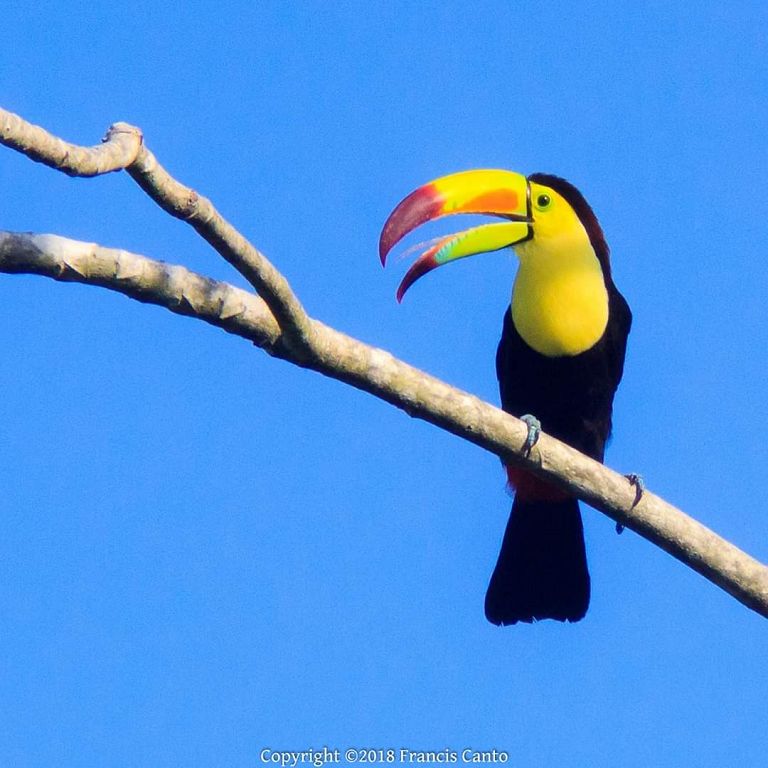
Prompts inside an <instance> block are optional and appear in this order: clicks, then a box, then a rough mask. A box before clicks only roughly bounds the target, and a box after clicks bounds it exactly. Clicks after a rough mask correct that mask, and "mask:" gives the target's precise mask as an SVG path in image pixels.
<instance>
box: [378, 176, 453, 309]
mask: <svg viewBox="0 0 768 768" xmlns="http://www.w3.org/2000/svg"><path fill="white" fill-rule="evenodd" d="M443 203H444V201H443V198H442V197H440V195H438V193H437V191H436V190H435V188H434V186H433V185H432V184H427V185H425V186H423V187H419V189H417V190H416V191H415V192H411V194H410V195H408V197H406V198H405V199H404V200H403V201H401V202H400V203H399V204H398V206H397V208H395V210H394V211H392V213H391V214H390V216H389V218H388V219H387V221H386V223H385V224H384V229H383V230H382V232H381V238H380V239H379V258H380V259H381V263H382V265H384V264H386V263H387V255H388V254H389V252H390V251H391V250H392V249H393V248H394V247H395V245H397V243H399V242H400V240H402V239H403V238H404V237H405V236H406V235H407V234H408V233H409V232H412V231H413V230H414V229H416V227H418V226H419V225H420V224H423V223H424V222H425V221H429V220H430V219H434V218H436V217H437V216H439V215H440V213H441V212H442V210H443ZM425 255H426V254H425ZM419 261H420V260H419ZM416 263H417V264H418V263H419V262H416ZM415 266H416V265H415V264H414V267H415ZM411 269H413V267H411ZM408 274H410V272H409V273H408ZM419 277H420V275H419ZM406 278H407V275H406ZM415 279H416V278H414V280H415ZM403 283H405V280H403ZM400 287H401V288H402V285H401V286H400ZM406 288H407V286H406ZM403 292H405V290H403ZM399 293H400V292H399V291H398V294H399Z"/></svg>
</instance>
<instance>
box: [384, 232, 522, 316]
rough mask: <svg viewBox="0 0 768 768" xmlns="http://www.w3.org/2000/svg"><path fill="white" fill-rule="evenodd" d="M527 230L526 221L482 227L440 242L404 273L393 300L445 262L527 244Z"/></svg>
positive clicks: (398, 298)
mask: <svg viewBox="0 0 768 768" xmlns="http://www.w3.org/2000/svg"><path fill="white" fill-rule="evenodd" d="M530 233H531V228H530V225H529V223H528V222H527V221H505V222H502V223H499V224H483V225H482V226H480V227H473V228H472V229H467V230H465V231H464V232H458V233H456V234H455V235H448V237H445V238H443V239H442V240H440V241H439V242H438V243H437V244H436V245H434V246H432V247H431V248H430V249H429V250H427V251H425V252H424V253H423V254H422V255H421V256H420V257H419V258H418V259H416V261H415V262H414V263H413V265H412V266H411V268H410V269H409V270H408V272H407V273H406V275H405V277H404V278H403V281H402V282H401V283H400V287H399V288H398V289H397V300H398V301H401V300H402V298H403V296H404V295H405V292H406V291H407V290H408V289H409V288H410V287H411V286H412V285H413V284H414V283H415V282H416V281H417V280H418V279H419V278H420V277H421V276H422V275H425V274H427V272H431V271H432V270H433V269H435V268H437V267H439V266H442V265H443V264H447V263H448V262H449V261H456V260H457V259H463V258H465V257H466V256H474V255H476V254H478V253H489V252H490V251H498V250H501V249H502V248H508V247H509V246H511V245H515V244H516V243H520V242H523V241H524V240H528V238H529V237H530Z"/></svg>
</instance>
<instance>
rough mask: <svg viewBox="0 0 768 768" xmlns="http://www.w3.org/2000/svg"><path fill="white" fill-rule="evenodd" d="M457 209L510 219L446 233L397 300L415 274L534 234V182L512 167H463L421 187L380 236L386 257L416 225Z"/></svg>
mask: <svg viewBox="0 0 768 768" xmlns="http://www.w3.org/2000/svg"><path fill="white" fill-rule="evenodd" d="M454 213H481V214H486V215H490V216H499V217H501V218H503V219H506V221H504V222H502V223H497V224H484V225H482V226H480V227H474V228H472V229H467V230H465V231H464V232H458V233H457V234H455V235H448V236H446V237H444V238H441V239H440V240H439V241H438V242H437V243H436V244H435V245H433V246H432V247H431V248H429V249H428V250H426V251H425V252H424V253H422V254H421V256H419V258H418V259H417V260H416V261H415V262H414V263H413V265H412V266H411V268H410V269H409V270H408V272H407V273H406V275H405V277H404V278H403V281H402V282H401V283H400V287H399V288H398V289H397V300H398V301H400V300H401V299H402V298H403V295H404V294H405V292H406V291H407V290H408V288H410V286H411V285H413V283H415V282H416V280H418V279H419V278H420V277H421V276H422V275H425V274H426V273H427V272H429V271H431V270H433V269H435V267H439V266H440V265H441V264H447V263H448V262H449V261H455V260H456V259H462V258H464V257H466V256H474V255H475V254H478V253H487V252H489V251H498V250H499V249H501V248H507V247H508V246H510V245H515V244H516V243H521V242H523V241H524V240H528V239H529V238H531V237H532V236H533V226H532V224H533V219H532V218H531V211H530V187H529V184H528V180H527V179H526V178H525V176H523V175H522V174H519V173H514V172H512V171H498V170H476V171H463V172H462V173H453V174H451V175H449V176H443V177H441V178H439V179H436V180H435V181H431V182H430V183H429V184H425V185H424V186H423V187H419V189H417V190H416V191H414V192H411V194H410V195H408V197H406V198H405V199H404V200H403V201H402V202H401V203H400V204H399V205H398V206H397V207H396V208H395V210H394V211H392V213H391V214H390V216H389V218H388V219H387V221H386V223H385V224H384V229H383V230H382V233H381V239H380V241H379V256H380V257H381V263H382V264H385V263H386V260H387V255H388V254H389V252H390V251H391V250H392V248H393V247H394V246H395V245H396V244H397V243H398V242H400V240H402V238H404V237H405V236H406V235H407V234H408V233H409V232H412V231H413V230H414V229H416V227H418V226H420V225H421V224H424V223H425V222H427V221H431V220H432V219H437V218H440V217H441V216H448V215H450V214H454Z"/></svg>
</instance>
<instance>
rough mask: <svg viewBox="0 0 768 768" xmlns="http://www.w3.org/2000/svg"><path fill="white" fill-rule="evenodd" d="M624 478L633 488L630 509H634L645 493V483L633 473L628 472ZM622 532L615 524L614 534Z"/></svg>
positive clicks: (622, 528) (620, 526)
mask: <svg viewBox="0 0 768 768" xmlns="http://www.w3.org/2000/svg"><path fill="white" fill-rule="evenodd" d="M624 477H626V478H627V480H629V484H630V485H632V486H634V488H635V500H634V501H633V502H632V507H631V508H632V509H634V508H635V507H636V506H637V505H638V504H639V503H640V499H642V498H643V494H644V493H645V481H644V480H643V477H642V475H638V474H635V473H634V472H630V473H629V474H628V475H624ZM623 532H624V526H623V525H622V524H621V523H616V533H619V534H621V533H623Z"/></svg>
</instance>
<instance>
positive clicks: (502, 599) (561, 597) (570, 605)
mask: <svg viewBox="0 0 768 768" xmlns="http://www.w3.org/2000/svg"><path fill="white" fill-rule="evenodd" d="M588 605H589V571H588V570H587V555H586V551H585V549H584V528H583V526H582V524H581V513H580V512H579V503H578V501H577V500H576V499H573V498H564V499H558V500H546V501H528V500H525V499H521V498H520V494H519V493H518V494H517V495H516V496H515V500H514V502H513V504H512V513H511V514H510V516H509V522H508V523H507V529H506V531H505V532H504V540H503V541H502V544H501V552H500V553H499V560H498V562H497V563H496V568H495V570H494V571H493V576H491V583H490V584H489V585H488V592H487V594H486V596H485V615H486V618H487V619H488V621H490V622H491V623H492V624H515V623H517V622H518V621H526V622H531V621H535V620H538V619H557V620H558V621H578V620H579V619H582V618H584V614H585V613H586V612H587V606H588Z"/></svg>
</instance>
